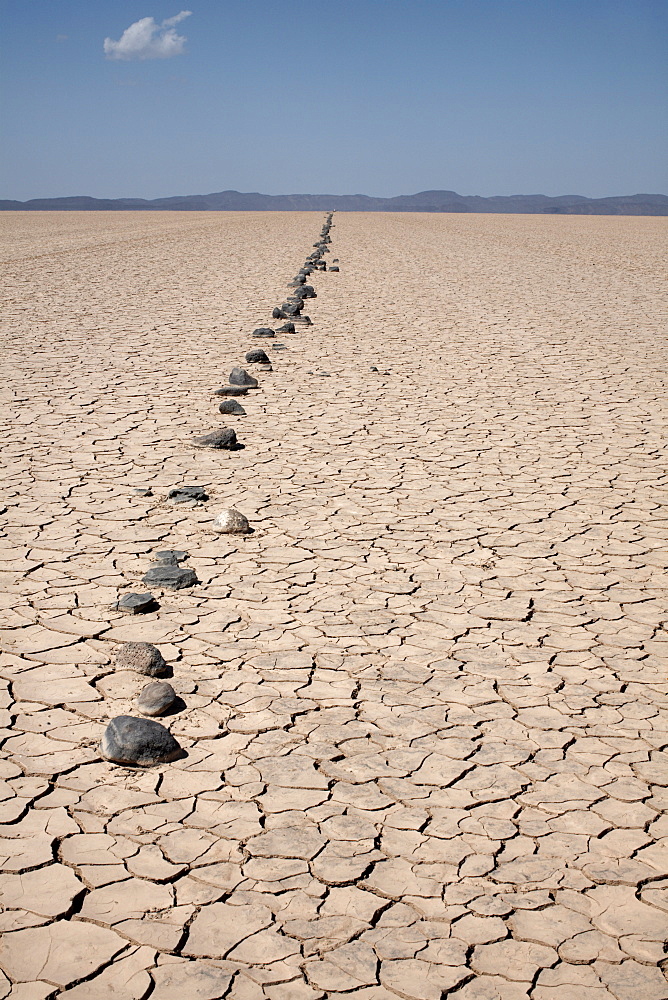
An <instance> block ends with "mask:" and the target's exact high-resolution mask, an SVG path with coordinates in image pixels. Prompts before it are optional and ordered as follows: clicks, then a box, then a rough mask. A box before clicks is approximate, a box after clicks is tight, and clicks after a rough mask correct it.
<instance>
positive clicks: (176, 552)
mask: <svg viewBox="0 0 668 1000" xmlns="http://www.w3.org/2000/svg"><path fill="white" fill-rule="evenodd" d="M187 558H188V553H187V552H183V551H182V550H181V549H161V551H160V552H154V553H153V561H154V562H157V563H162V565H163V566H178V564H179V563H180V562H183V560H184V559H187Z"/></svg>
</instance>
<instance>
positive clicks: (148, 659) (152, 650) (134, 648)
mask: <svg viewBox="0 0 668 1000" xmlns="http://www.w3.org/2000/svg"><path fill="white" fill-rule="evenodd" d="M114 666H115V667H116V669H117V670H136V671H137V673H139V674H146V675H147V676H148V677H160V676H161V675H162V674H164V673H165V672H166V671H167V670H168V669H169V668H168V666H167V664H166V663H165V661H164V659H163V656H162V653H161V652H160V650H159V649H157V648H156V647H155V646H152V645H151V643H150V642H124V643H123V645H122V646H119V647H118V649H117V650H116V655H115V656H114Z"/></svg>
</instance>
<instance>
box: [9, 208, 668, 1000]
mask: <svg viewBox="0 0 668 1000" xmlns="http://www.w3.org/2000/svg"><path fill="white" fill-rule="evenodd" d="M322 221H323V216H322V214H321V213H295V214H281V213H266V214H247V215H246V214H241V213H240V214H234V213H220V214H216V213H210V214H199V213H183V214H179V213H173V214H169V213H148V212H147V213H138V214H133V213H118V214H113V213H99V214H98V213H81V214H78V213H66V214H59V213H44V214H41V213H6V214H5V215H4V216H3V217H2V230H3V233H4V236H3V239H2V246H3V253H2V256H3V259H4V276H5V277H4V287H5V292H4V310H3V311H4V317H5V318H4V338H3V345H4V346H3V352H2V360H1V364H2V392H3V397H4V403H3V407H2V411H1V419H2V424H3V430H2V437H3V441H4V446H3V453H2V460H3V464H4V473H3V494H2V504H3V506H4V508H5V510H4V513H3V518H2V520H3V524H4V531H3V535H2V554H1V562H0V580H1V583H2V594H3V596H2V601H1V609H2V610H1V612H0V613H1V618H2V632H1V638H2V646H3V650H4V651H3V653H2V656H1V658H0V698H1V699H2V700H1V702H0V707H1V709H2V711H1V712H0V715H1V717H2V718H1V720H0V725H2V726H3V727H4V728H2V729H1V730H0V738H1V739H2V751H3V760H2V762H1V763H0V768H1V775H2V778H3V783H2V792H1V796H2V808H1V810H0V821H1V825H0V863H1V866H2V870H3V874H2V876H1V878H0V903H1V904H2V913H1V917H0V920H1V923H0V928H1V930H2V932H3V934H2V942H1V944H0V969H1V970H2V972H0V1000H4V998H11V1000H46V998H53V997H61V996H65V997H67V998H68V1000H143V998H147V997H151V998H153V1000H219V998H222V997H226V998H227V997H229V998H231V1000H316V998H329V1000H342V998H343V997H346V998H351V1000H396V998H397V997H401V998H405V1000H442V998H445V997H447V998H448V1000H450V998H452V1000H521V998H527V997H528V998H531V1000H571V998H577V1000H665V998H667V997H668V982H667V981H666V978H665V976H664V974H663V972H662V962H663V961H664V960H665V958H666V955H665V946H664V941H665V939H666V937H667V936H668V933H667V932H668V898H667V896H668V892H667V889H668V877H667V874H668V820H667V819H666V815H665V807H666V804H667V801H668V795H667V793H666V782H667V779H668V766H667V765H668V755H667V752H666V742H667V741H666V728H667V727H666V706H667V698H666V692H667V683H666V651H668V642H667V637H666V632H665V631H664V630H663V627H662V626H663V623H664V622H665V619H666V604H667V601H666V589H665V577H664V576H663V572H664V568H665V566H666V546H665V541H666V536H667V528H668V523H667V521H666V519H665V513H662V509H661V506H660V505H661V502H662V499H663V500H665V494H664V495H663V496H662V493H661V487H662V485H665V479H664V480H662V475H663V474H664V473H665V460H664V461H662V456H661V451H660V448H661V441H662V437H661V433H662V428H661V425H660V406H661V392H662V383H661V377H660V373H661V370H662V363H661V362H662V357H661V353H660V350H661V336H662V328H663V324H664V322H665V299H666V297H665V287H664V286H662V285H661V281H662V275H661V261H662V259H665V235H666V227H665V220H662V219H652V218H600V217H599V218H586V217H584V218H577V217H576V218H558V217H537V216H505V217H504V216H485V215H473V216H459V215H379V214H372V215H357V214H345V215H337V216H335V217H334V222H335V225H334V227H333V229H332V233H331V235H332V239H333V242H332V245H331V255H330V256H329V258H328V259H329V260H330V261H331V259H332V258H333V257H338V258H340V262H341V263H340V266H341V271H340V273H338V274H336V273H332V272H329V271H328V272H326V273H316V274H314V275H313V276H312V278H313V279H314V280H313V284H314V285H315V287H316V291H317V295H318V297H317V299H315V300H313V301H311V302H309V303H308V309H307V312H308V313H309V315H310V316H311V317H312V319H313V323H314V325H313V326H312V327H310V328H306V329H298V331H297V333H296V334H295V335H289V334H288V335H285V336H283V343H285V345H286V349H285V350H283V351H273V350H272V348H271V344H272V342H271V341H268V342H259V341H258V340H252V338H251V337H250V334H251V332H252V330H253V329H254V328H255V327H257V326H261V325H267V324H268V322H270V320H269V317H270V316H271V310H272V308H273V307H274V306H275V305H277V304H280V302H281V301H282V299H284V298H285V296H286V294H288V293H287V290H286V284H287V282H288V281H289V280H290V279H291V278H292V276H293V275H294V274H295V273H296V270H297V269H298V268H299V267H300V266H301V264H302V262H303V261H304V259H305V256H306V254H308V253H310V252H311V248H312V244H313V243H314V242H315V241H316V240H317V239H318V233H319V231H320V226H321V224H322ZM273 325H274V326H276V323H274V324H273ZM268 345H269V346H268ZM257 346H263V347H265V348H266V349H267V353H268V354H270V355H271V356H272V361H273V371H271V372H269V371H263V372H260V373H258V377H259V379H260V388H259V389H258V390H256V391H254V392H251V393H250V394H249V395H248V396H247V397H246V398H245V399H244V400H243V403H244V406H245V408H246V410H247V416H245V417H230V416H228V417H221V416H220V415H219V413H218V406H217V404H218V401H219V399H218V397H215V396H213V395H212V390H214V389H216V388H218V387H219V386H221V385H223V384H224V383H225V382H226V381H227V376H228V374H229V371H230V369H231V368H232V367H233V366H234V365H238V364H240V363H241V364H243V356H244V353H245V352H246V351H247V350H249V348H251V347H257ZM246 367H252V366H246ZM372 367H374V368H376V369H378V370H377V371H373V370H371V369H372ZM230 421H234V422H233V423H230ZM225 425H227V426H232V427H233V428H234V429H235V430H236V432H237V434H238V437H239V440H240V441H241V442H242V443H243V444H244V445H245V448H244V449H243V450H239V451H236V452H226V451H223V452H211V451H202V450H197V449H195V448H193V446H192V437H193V436H194V435H197V434H202V433H205V432H207V431H210V430H212V429H215V428H216V427H221V426H225ZM664 458H665V456H664ZM183 485H197V486H202V487H204V488H205V489H206V492H207V493H208V494H209V497H210V499H209V501H208V502H205V503H199V504H197V503H194V502H193V503H190V504H185V505H184V504H174V503H173V502H171V501H168V500H167V494H168V492H169V490H170V489H172V488H175V487H179V486H183ZM141 489H144V490H145V489H150V490H151V495H141V494H139V493H137V492H136V491H137V490H141ZM229 506H234V507H236V508H238V509H239V510H240V511H242V513H244V514H246V515H247V516H248V518H249V519H250V521H251V524H252V526H253V528H254V533H253V534H251V535H248V536H245V537H241V536H240V537H236V536H219V535H214V534H213V533H212V532H211V530H210V526H211V522H212V520H213V518H214V517H215V516H216V513H217V512H218V511H219V510H220V509H221V508H223V507H229ZM169 548H174V549H182V550H185V551H187V552H188V553H189V554H190V555H189V560H188V561H187V563H186V565H187V566H189V567H191V568H193V569H195V570H196V572H197V577H198V579H199V583H198V584H197V585H195V586H193V587H192V588H190V589H188V590H183V591H179V592H169V591H167V592H159V591H158V592H156V596H157V597H158V600H159V608H158V610H156V611H155V612H153V613H150V614H145V615H136V616H130V615H124V614H121V613H119V612H118V611H117V610H114V609H115V602H116V601H117V598H118V595H119V593H120V594H123V593H124V592H128V591H132V590H135V591H136V590H144V589H146V588H145V587H144V586H143V585H142V584H141V583H140V580H141V576H142V574H143V573H144V572H145V571H146V569H147V567H148V565H149V563H150V561H151V557H152V554H153V553H155V552H156V551H158V550H162V549H169ZM135 640H139V641H147V642H151V643H154V644H155V645H157V646H158V648H159V649H160V650H161V652H162V654H163V655H164V657H165V659H166V660H167V661H168V663H169V665H170V667H171V669H172V672H173V677H172V679H171V683H172V684H173V686H174V687H175V689H176V691H177V692H178V694H179V696H180V699H181V701H180V702H178V703H177V705H176V708H175V710H174V711H173V714H171V715H168V716H166V717H165V718H164V719H163V722H164V723H165V725H168V727H169V729H170V730H171V732H172V733H173V734H174V735H175V736H176V738H177V739H178V741H179V743H180V744H181V746H182V747H183V748H184V750H185V756H183V757H182V758H181V759H179V760H175V761H173V762H172V763H168V764H163V765H160V766H157V767H153V768H147V769H131V768H125V767H120V766H117V765H114V764H112V763H109V762H107V761H105V760H103V759H102V758H101V756H100V752H99V749H98V745H99V741H100V737H101V734H102V732H103V730H104V728H105V726H106V724H107V722H108V721H109V720H110V719H111V718H113V717H115V716H118V715H124V714H136V709H135V707H134V699H135V698H136V696H137V694H138V692H139V691H140V690H141V687H142V686H143V683H145V681H146V678H145V677H142V676H141V675H139V674H135V673H132V672H131V671H122V670H115V669H114V668H113V666H112V665H111V664H112V662H113V653H114V650H115V649H118V647H119V644H121V643H124V642H127V641H135Z"/></svg>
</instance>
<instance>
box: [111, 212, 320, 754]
mask: <svg viewBox="0 0 668 1000" xmlns="http://www.w3.org/2000/svg"><path fill="white" fill-rule="evenodd" d="M331 227H332V213H331V212H330V213H328V214H327V216H326V218H325V223H324V225H323V227H322V230H321V233H320V239H319V241H318V242H317V243H314V244H313V246H314V247H315V249H314V251H313V252H312V253H311V254H309V256H308V257H307V258H306V261H305V263H304V266H303V267H302V268H301V269H300V271H299V272H298V273H297V275H296V276H295V277H294V278H293V280H292V281H291V282H290V284H289V286H288V287H289V288H293V289H294V292H293V294H292V295H290V296H288V299H287V301H286V302H284V303H283V304H282V306H281V307H280V308H278V307H276V308H275V309H274V311H273V313H272V316H273V318H274V319H285V320H288V322H286V324H285V326H283V327H281V328H280V329H279V331H278V332H279V333H294V332H295V322H302V323H304V324H305V325H307V326H310V325H311V319H310V317H308V316H302V315H301V312H302V309H303V308H304V302H305V300H306V299H314V298H316V297H317V296H316V292H315V289H314V288H313V285H309V284H307V281H306V279H307V277H308V276H309V275H310V274H312V273H313V272H314V271H326V270H327V265H326V262H325V260H324V254H326V253H329V248H328V244H329V243H331V237H330V235H329V231H330V229H331ZM336 263H338V261H337V262H336ZM338 270H339V268H338V266H330V271H338ZM276 332H277V331H275V330H273V329H271V328H270V327H259V328H258V329H256V330H255V331H254V332H253V336H254V337H267V338H273V337H275V336H276ZM279 346H281V347H282V346H283V345H278V344H276V345H274V347H279ZM245 360H246V361H247V362H248V363H249V364H259V365H261V366H262V368H263V369H264V370H269V371H271V370H272V367H271V362H270V361H269V357H268V355H267V354H266V352H265V351H264V350H262V349H259V348H256V349H254V350H251V351H248V352H247V354H246V358H245ZM258 387H259V383H258V380H257V379H256V378H254V376H252V375H250V374H249V373H248V372H247V371H246V370H245V369H244V368H233V369H232V371H231V372H230V376H229V385H226V386H223V387H222V388H220V389H216V390H215V395H218V396H224V397H225V398H224V399H223V401H222V402H221V403H220V406H219V410H220V412H221V413H223V414H227V413H231V414H235V415H237V416H245V414H246V411H245V410H244V408H243V406H241V404H240V403H238V402H237V400H236V399H235V398H234V397H236V396H245V395H246V394H247V393H248V390H249V389H257V388H258ZM193 444H194V445H195V446H196V447H197V448H213V449H216V450H226V451H236V450H237V449H239V448H242V447H243V445H240V444H239V443H238V442H237V436H236V433H235V432H234V430H232V428H230V427H223V428H221V429H218V430H215V431H212V432H211V433H209V434H204V435H201V436H199V437H196V438H194V439H193ZM169 499H170V500H172V501H173V502H175V503H184V502H192V501H194V502H199V501H204V500H207V499H208V497H207V495H206V493H205V491H204V490H203V489H201V487H197V486H184V487H180V488H178V489H174V490H171V491H170V493H169ZM212 527H213V530H214V531H219V532H223V533H226V534H240V535H243V534H248V533H249V532H250V531H251V530H252V529H251V527H250V524H249V523H248V520H247V518H246V517H245V516H244V515H243V514H242V513H241V512H240V511H238V510H235V509H234V508H232V507H230V508H227V509H225V510H222V511H221V512H220V513H219V514H218V516H217V517H216V519H215V520H214V522H213V525H212ZM187 559H188V553H187V552H183V551H180V550H176V549H166V550H164V551H161V552H157V553H156V554H155V557H154V562H153V565H152V566H151V567H150V568H149V569H148V571H147V572H146V573H145V574H144V577H143V579H142V582H143V583H145V584H146V585H147V586H156V587H160V588H162V589H167V590H182V589H184V588H188V587H192V586H194V585H195V584H196V583H197V582H198V581H197V575H196V573H195V571H194V570H193V569H190V568H189V567H187V566H181V563H182V562H185V561H186V560H187ZM117 607H118V609H119V610H121V611H126V612H128V613H131V614H141V613H142V612H144V611H151V610H153V609H154V608H155V607H156V601H155V598H154V597H153V594H151V593H145V594H135V593H129V594H125V595H124V596H123V597H121V598H120V599H119V601H118V603H117ZM114 662H115V666H116V667H117V668H118V669H122V670H136V671H138V672H139V673H142V674H147V675H148V676H150V677H161V676H163V675H164V674H166V673H167V672H168V669H169V668H168V666H167V664H166V663H165V661H164V659H163V657H162V654H161V653H160V651H159V650H158V649H156V647H155V646H152V645H151V644H150V643H147V642H128V643H125V644H123V645H122V646H121V647H120V649H119V650H118V652H117V653H116V656H115V661H114ZM178 701H179V698H178V696H177V694H176V692H175V690H174V688H173V687H172V685H171V684H169V683H168V682H167V681H165V680H154V681H151V682H150V683H149V684H147V685H146V686H145V687H144V688H143V689H142V691H141V693H140V694H139V697H138V698H137V702H136V706H137V710H138V711H139V712H140V713H141V715H142V716H149V717H150V716H159V715H164V714H165V712H168V711H169V710H170V709H172V708H173V707H174V706H175V705H176V704H177V703H178ZM100 752H101V754H102V756H103V757H104V758H105V759H106V760H109V761H112V762H113V763H116V764H122V765H124V766H135V767H150V766H151V765H152V764H159V763H167V762H169V761H173V760H177V759H179V758H180V757H183V756H185V754H184V751H183V750H182V748H181V747H180V746H179V744H178V742H177V741H176V739H175V738H174V737H173V736H172V734H171V733H170V731H169V730H168V729H167V728H166V727H165V726H163V725H161V724H160V723H159V722H154V721H153V720H152V719H151V718H145V717H144V718H136V717H135V716H132V715H119V716H117V717H116V718H114V719H112V720H111V722H110V723H109V724H108V726H107V728H106V729H105V731H104V734H103V736H102V741H101V743H100Z"/></svg>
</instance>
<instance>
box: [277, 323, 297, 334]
mask: <svg viewBox="0 0 668 1000" xmlns="http://www.w3.org/2000/svg"><path fill="white" fill-rule="evenodd" d="M294 332H295V324H294V323H284V324H283V326H281V327H279V328H278V330H277V331H276V333H294Z"/></svg>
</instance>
